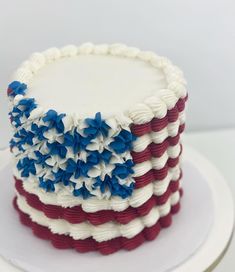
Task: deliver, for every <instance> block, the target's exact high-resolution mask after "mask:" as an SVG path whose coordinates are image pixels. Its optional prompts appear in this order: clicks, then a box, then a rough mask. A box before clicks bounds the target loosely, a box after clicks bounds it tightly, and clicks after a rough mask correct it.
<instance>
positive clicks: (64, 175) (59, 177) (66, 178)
mask: <svg viewBox="0 0 235 272" xmlns="http://www.w3.org/2000/svg"><path fill="white" fill-rule="evenodd" d="M53 174H54V177H55V183H59V182H62V183H63V184H64V185H65V186H68V185H69V184H70V178H71V176H72V173H69V172H67V171H64V170H62V169H59V170H58V171H57V172H53Z"/></svg>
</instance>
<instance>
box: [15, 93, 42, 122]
mask: <svg viewBox="0 0 235 272" xmlns="http://www.w3.org/2000/svg"><path fill="white" fill-rule="evenodd" d="M19 106H23V109H22V110H21V109H20V110H21V111H22V112H23V114H24V115H25V116H26V117H27V118H29V115H30V112H31V111H32V110H33V109H35V108H36V107H37V106H36V104H35V100H34V98H24V99H21V100H20V101H19V103H18V105H17V107H19Z"/></svg>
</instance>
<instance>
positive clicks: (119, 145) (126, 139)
mask: <svg viewBox="0 0 235 272" xmlns="http://www.w3.org/2000/svg"><path fill="white" fill-rule="evenodd" d="M134 140H136V137H135V136H134V135H133V134H132V133H131V132H129V131H127V130H125V129H123V130H121V131H120V133H119V134H118V135H117V136H116V137H114V141H113V142H111V143H110V144H109V147H111V148H112V149H113V150H114V151H115V152H116V153H117V154H121V153H124V152H125V151H127V150H130V149H131V148H132V142H133V141H134Z"/></svg>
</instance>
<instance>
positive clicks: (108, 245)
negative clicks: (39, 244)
mask: <svg viewBox="0 0 235 272" xmlns="http://www.w3.org/2000/svg"><path fill="white" fill-rule="evenodd" d="M13 205H14V207H15V209H16V210H17V211H18V213H19V217H20V221H21V223H22V224H24V225H26V226H28V227H30V228H31V229H32V231H33V234H34V235H35V236H37V237H39V238H41V239H44V240H49V241H51V243H52V245H53V246H54V247H55V248H58V249H69V248H74V249H75V250H77V251H78V252H81V253H84V252H88V251H98V252H99V253H101V254H103V255H108V254H111V253H114V252H116V251H118V250H120V249H125V250H132V249H135V248H137V247H138V246H140V245H141V244H143V242H144V241H151V240H154V239H155V238H156V237H157V235H158V234H159V232H160V230H161V229H162V228H167V227H169V226H170V225H171V224H172V215H173V214H175V213H177V212H178V211H179V209H180V203H177V204H176V205H174V206H172V208H171V212H170V213H169V214H168V215H166V216H164V217H162V218H160V219H159V221H158V222H157V223H156V224H155V225H153V226H152V227H150V228H145V229H144V230H143V231H142V232H140V233H139V234H137V235H136V236H134V237H133V238H131V239H128V238H125V237H117V238H115V239H111V240H109V241H105V242H101V243H99V242H97V241H95V240H94V239H93V238H87V239H85V240H74V239H73V238H71V237H70V236H67V235H59V234H54V233H52V232H51V231H50V230H49V229H48V228H47V227H44V226H41V225H39V224H37V223H35V222H33V221H32V220H31V219H30V217H29V216H28V215H27V214H25V213H23V212H22V211H21V210H20V209H19V207H18V206H17V203H16V197H15V198H14V201H13Z"/></svg>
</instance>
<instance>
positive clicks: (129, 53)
mask: <svg viewBox="0 0 235 272" xmlns="http://www.w3.org/2000/svg"><path fill="white" fill-rule="evenodd" d="M14 80H18V81H21V82H24V83H26V84H28V86H29V90H28V94H27V96H29V97H35V98H36V101H37V103H38V104H39V105H40V106H41V107H42V108H43V109H44V110H48V109H51V108H53V109H55V110H58V111H59V112H65V113H73V112H75V113H76V114H78V116H79V118H84V117H88V116H94V114H95V113H96V112H98V111H101V112H102V114H103V116H104V117H105V118H107V117H110V116H119V115H121V116H122V115H123V114H125V115H127V116H128V117H130V118H131V119H132V121H133V122H134V123H136V124H143V123H146V122H149V121H150V120H151V119H152V118H153V117H154V116H155V117H164V116H165V114H166V109H171V108H172V107H174V105H175V103H176V101H177V100H178V99H179V98H183V97H185V96H186V89H185V80H184V78H183V73H182V72H181V70H180V69H179V68H178V67H176V66H174V65H173V64H171V62H170V61H169V60H168V59H166V58H163V57H159V56H157V55H156V54H154V53H153V52H144V51H140V50H139V49H137V48H132V47H127V46H125V45H123V44H113V45H107V44H103V45H93V44H91V43H87V44H82V45H81V46H79V47H76V46H74V45H70V46H66V47H64V48H61V49H58V48H50V49H48V50H46V51H44V52H42V53H34V54H33V55H32V56H31V58H30V59H29V60H28V61H26V62H24V63H23V64H22V65H21V67H20V68H19V69H18V70H17V71H16V74H15V76H14Z"/></svg>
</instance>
